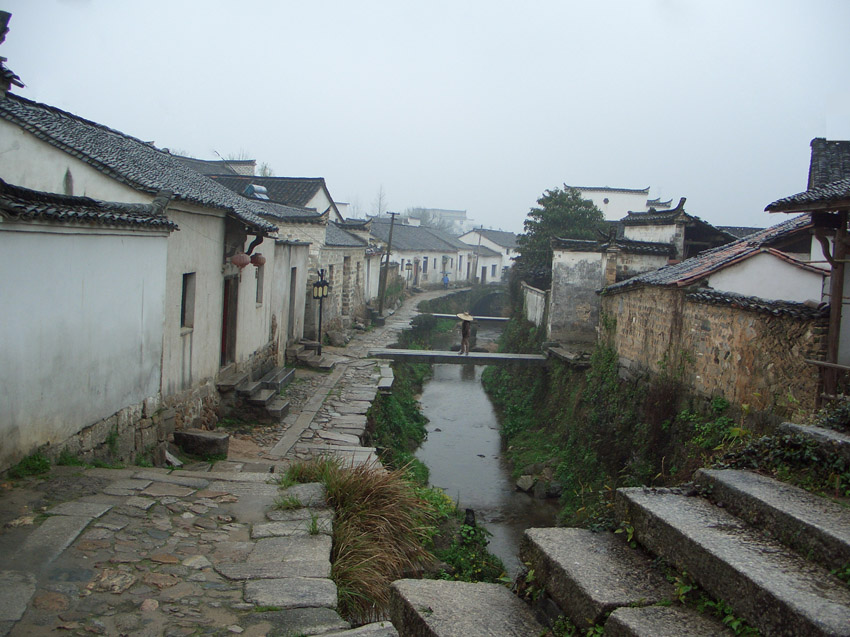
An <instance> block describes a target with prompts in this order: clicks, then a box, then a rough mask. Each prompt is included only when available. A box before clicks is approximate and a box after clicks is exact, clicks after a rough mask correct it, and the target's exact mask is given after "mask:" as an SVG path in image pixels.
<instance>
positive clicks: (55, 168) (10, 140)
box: [0, 120, 153, 203]
mask: <svg viewBox="0 0 850 637" xmlns="http://www.w3.org/2000/svg"><path fill="white" fill-rule="evenodd" d="M68 170H70V172H71V176H72V178H73V183H74V189H73V190H74V191H73V193H71V194H73V195H76V196H86V197H93V198H95V199H102V200H105V201H122V202H126V203H150V201H151V200H152V199H153V197H151V196H150V195H146V194H144V193H140V192H137V191H135V190H133V189H132V188H130V187H129V186H125V185H124V184H121V183H119V182H117V181H115V180H113V179H110V178H109V177H107V176H105V175H104V174H103V173H102V172H100V171H99V170H95V169H94V168H92V167H91V166H89V165H88V164H85V163H83V162H82V161H80V160H79V159H76V158H75V157H73V156H71V155H69V154H68V153H65V152H63V151H61V150H59V149H58V148H55V147H53V146H51V145H50V144H48V143H46V142H43V141H41V140H40V139H38V138H36V137H34V136H32V135H31V134H29V133H27V132H26V131H24V130H23V129H21V128H19V127H17V126H14V125H12V124H9V123H8V122H6V121H5V120H0V177H2V179H3V180H5V181H6V182H8V183H10V184H14V185H16V186H23V187H24V188H31V189H33V190H43V191H45V192H55V193H58V194H66V193H65V173H66V171H68Z"/></svg>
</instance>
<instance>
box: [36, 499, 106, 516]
mask: <svg viewBox="0 0 850 637" xmlns="http://www.w3.org/2000/svg"><path fill="white" fill-rule="evenodd" d="M111 508H112V505H111V504H104V503H98V502H82V501H80V500H72V501H70V502H62V503H61V504H57V505H56V506H55V507H53V508H52V509H50V510H49V511H47V515H81V516H83V517H89V518H99V517H100V516H101V515H103V514H104V513H106V512H107V511H109V510H110V509H111Z"/></svg>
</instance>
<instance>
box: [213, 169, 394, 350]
mask: <svg viewBox="0 0 850 637" xmlns="http://www.w3.org/2000/svg"><path fill="white" fill-rule="evenodd" d="M211 178H212V179H213V180H215V181H216V182H217V183H220V184H222V185H224V186H225V187H227V188H229V189H231V190H232V191H233V192H235V193H238V194H240V195H242V196H244V197H246V198H248V199H251V200H252V201H255V202H259V204H260V205H261V206H265V207H266V208H267V209H268V210H269V216H267V218H268V219H270V220H271V221H273V222H274V223H275V225H276V226H277V228H278V233H279V235H280V236H282V237H287V238H290V239H293V240H297V241H306V242H309V243H310V267H309V275H308V277H307V279H306V286H307V288H308V289H309V288H311V287H312V284H313V283H314V282H315V281H316V280H317V279H318V276H319V271H320V270H324V272H325V278H326V280H328V281H330V297H329V298H328V299H325V300H324V301H323V302H322V312H323V318H322V320H323V326H324V327H325V328H330V329H333V328H340V327H342V328H347V327H350V325H351V324H352V322H353V321H364V320H365V318H366V303H367V302H368V301H369V300H371V299H372V298H374V296H377V289H375V290H372V289H371V288H370V289H369V290H367V283H368V282H369V281H370V273H371V271H372V270H373V269H375V268H377V267H378V266H377V259H375V258H374V257H375V255H372V254H369V255H367V252H369V251H370V250H369V248H370V245H369V239H368V231H366V232H365V233H364V232H361V233H358V229H359V228H360V226H359V225H358V224H356V223H355V224H350V223H348V222H346V221H345V220H344V219H343V217H342V215H341V214H340V211H339V209H338V207H337V205H336V203H335V202H334V201H333V198H332V197H331V195H330V192H329V190H328V187H327V184H326V183H325V180H324V179H323V178H321V177H317V178H300V177H261V176H235V175H213V176H212V177H211ZM372 261H375V265H373V263H372ZM318 311H319V304H318V302H317V301H315V300H313V298H312V295H311V294H308V295H307V303H306V306H305V312H304V330H305V333H306V334H308V335H312V336H313V338H318V332H317V330H318Z"/></svg>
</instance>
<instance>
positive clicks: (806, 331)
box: [601, 286, 827, 410]
mask: <svg viewBox="0 0 850 637" xmlns="http://www.w3.org/2000/svg"><path fill="white" fill-rule="evenodd" d="M602 312H603V317H602V323H601V324H602V325H603V330H604V329H605V327H604V326H608V332H609V333H608V334H607V337H608V338H609V339H610V342H611V343H612V345H613V346H614V347H615V348H616V350H617V352H618V354H619V356H620V362H621V365H622V367H623V368H624V369H625V370H632V371H649V372H654V373H660V372H661V371H663V370H665V369H666V370H667V371H668V372H670V373H673V374H679V375H681V378H682V380H683V381H684V382H685V384H686V385H687V386H688V388H689V389H691V390H692V391H694V392H695V393H697V394H700V395H703V396H706V397H712V396H718V395H722V396H723V397H725V398H726V399H727V400H729V401H730V402H732V403H734V404H737V405H742V404H748V405H750V406H751V407H752V408H753V409H756V410H766V409H776V408H785V409H789V408H793V407H799V408H802V409H806V410H810V409H814V408H815V401H816V397H817V394H818V391H819V375H818V370H817V369H816V368H815V367H814V366H812V365H809V364H807V363H806V362H805V359H807V358H810V359H811V358H814V359H822V358H823V355H824V352H825V347H826V329H827V317H826V315H825V314H824V313H823V312H822V311H818V310H810V309H809V308H806V307H805V306H802V305H800V304H791V303H775V302H761V301H760V300H758V299H751V298H749V299H748V298H747V297H742V298H741V299H739V300H736V299H733V298H731V297H729V296H728V295H721V294H717V293H713V292H704V291H697V292H694V291H687V290H682V289H671V288H663V287H650V286H647V287H642V288H637V289H631V290H628V291H626V292H623V293H619V294H609V295H604V296H603V297H602ZM612 319H613V321H612Z"/></svg>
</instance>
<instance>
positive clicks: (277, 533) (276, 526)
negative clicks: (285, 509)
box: [251, 517, 333, 540]
mask: <svg viewBox="0 0 850 637" xmlns="http://www.w3.org/2000/svg"><path fill="white" fill-rule="evenodd" d="M313 530H314V529H313V519H312V518H310V519H304V520H289V521H286V522H262V523H260V524H255V525H254V526H253V527H252V528H251V538H252V539H255V540H256V539H261V538H267V537H289V536H292V535H318V534H320V533H323V534H325V535H330V534H331V533H333V521H332V520H331V519H329V518H318V517H317V518H316V520H315V531H316V532H315V533H313Z"/></svg>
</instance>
